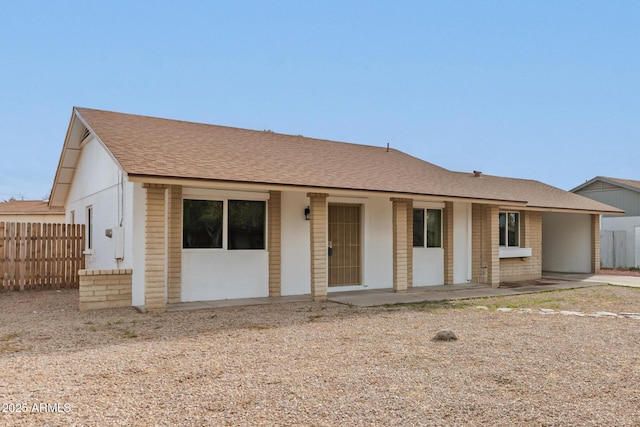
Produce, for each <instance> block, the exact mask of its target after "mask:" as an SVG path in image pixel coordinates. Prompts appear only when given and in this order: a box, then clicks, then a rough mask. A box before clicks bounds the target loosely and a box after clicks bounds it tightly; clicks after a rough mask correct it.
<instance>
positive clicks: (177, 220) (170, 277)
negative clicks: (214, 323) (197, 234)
mask: <svg viewBox="0 0 640 427" xmlns="http://www.w3.org/2000/svg"><path fill="white" fill-rule="evenodd" d="M168 213H169V230H168V232H167V238H168V242H167V250H168V251H167V301H168V302H169V303H178V302H180V301H181V293H182V186H181V185H171V186H169V212H168Z"/></svg>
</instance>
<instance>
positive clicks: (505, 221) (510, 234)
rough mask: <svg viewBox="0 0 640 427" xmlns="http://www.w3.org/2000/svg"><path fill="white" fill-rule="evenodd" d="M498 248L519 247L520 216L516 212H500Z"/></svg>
mask: <svg viewBox="0 0 640 427" xmlns="http://www.w3.org/2000/svg"><path fill="white" fill-rule="evenodd" d="M498 215H499V223H500V228H499V230H500V246H507V247H518V246H520V214H518V212H500V213H499V214H498Z"/></svg>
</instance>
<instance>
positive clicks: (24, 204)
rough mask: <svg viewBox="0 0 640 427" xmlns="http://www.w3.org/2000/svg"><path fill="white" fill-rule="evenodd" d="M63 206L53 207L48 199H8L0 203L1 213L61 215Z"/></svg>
mask: <svg viewBox="0 0 640 427" xmlns="http://www.w3.org/2000/svg"><path fill="white" fill-rule="evenodd" d="M63 213H64V208H63V207H51V206H49V202H48V200H8V201H6V202H1V203H0V215H3V214H11V215H20V214H24V215H36V214H38V215H60V214H63Z"/></svg>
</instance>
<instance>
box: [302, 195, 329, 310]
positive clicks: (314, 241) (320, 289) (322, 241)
mask: <svg viewBox="0 0 640 427" xmlns="http://www.w3.org/2000/svg"><path fill="white" fill-rule="evenodd" d="M328 196H329V195H328V194H324V193H308V194H307V197H309V198H310V202H309V208H310V209H311V221H310V224H309V233H310V235H311V238H310V240H311V297H312V298H313V300H314V301H326V300H327V278H328V276H327V251H328V248H327V221H328V214H327V197H328Z"/></svg>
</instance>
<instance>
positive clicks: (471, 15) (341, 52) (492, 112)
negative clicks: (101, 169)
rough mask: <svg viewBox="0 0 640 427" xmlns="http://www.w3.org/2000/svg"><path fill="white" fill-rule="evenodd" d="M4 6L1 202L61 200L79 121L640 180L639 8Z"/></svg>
mask: <svg viewBox="0 0 640 427" xmlns="http://www.w3.org/2000/svg"><path fill="white" fill-rule="evenodd" d="M0 6H1V11H2V12H1V13H0V41H1V42H0V89H1V90H0V144H1V147H2V164H1V166H0V200H4V199H8V198H10V197H16V198H25V199H30V198H43V197H47V196H48V194H49V191H50V189H51V185H52V182H53V177H54V175H55V170H56V166H57V164H58V159H59V155H60V150H61V148H62V144H63V142H64V137H65V132H66V129H67V126H68V124H69V119H70V117H71V110H72V107H73V106H82V107H89V108H97V109H105V110H112V111H119V112H126V113H134V114H142V115H149V116H159V117H167V118H175V119H181V120H189V121H195V122H204V123H213V124H220V125H228V126H236V127H242V128H249V129H260V130H262V129H271V130H273V131H275V132H281V133H289V134H303V135H305V136H311V137H316V138H324V139H333V140H338V141H346V142H354V143H361V144H370V145H378V146H384V145H386V144H387V143H389V144H390V145H391V146H392V147H394V148H397V149H399V150H402V151H405V152H407V153H409V154H411V155H414V156H416V157H420V158H422V159H424V160H426V161H429V162H432V163H436V164H438V165H440V166H443V167H446V168H448V169H452V170H459V171H472V170H481V171H483V172H484V173H486V174H492V175H501V176H511V177H517V178H528V179H536V180H539V181H543V182H546V183H548V184H551V185H554V186H556V187H560V188H563V189H566V190H568V189H570V188H572V187H574V186H577V185H578V184H581V183H582V182H584V181H585V180H587V179H590V178H592V177H594V176H596V175H605V176H614V177H619V178H628V179H636V180H640V167H639V163H638V159H639V158H640V85H639V82H640V25H638V23H639V22H640V2H637V1H546V0H537V1H529V2H525V1H491V0H487V1H477V0H476V1H394V2H392V1H385V2H382V1H344V0H343V1H330V0H322V1H313V0H310V1H278V0H273V1H233V2H230V1H224V2H222V1H220V2H218V1H202V2H199V1H188V0H185V1H180V2H176V1H148V2H147V1H134V0H128V1H5V0H0Z"/></svg>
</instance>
